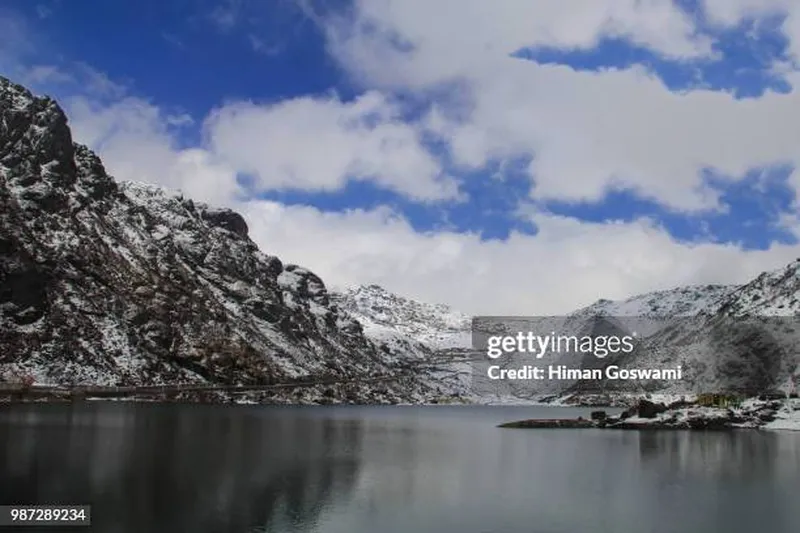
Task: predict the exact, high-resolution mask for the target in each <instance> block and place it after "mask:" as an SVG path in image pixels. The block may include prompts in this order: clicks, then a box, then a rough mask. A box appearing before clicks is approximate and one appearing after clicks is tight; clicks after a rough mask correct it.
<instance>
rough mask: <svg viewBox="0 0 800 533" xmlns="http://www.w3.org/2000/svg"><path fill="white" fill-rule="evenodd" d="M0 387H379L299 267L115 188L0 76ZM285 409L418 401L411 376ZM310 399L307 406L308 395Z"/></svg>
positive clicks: (358, 341)
mask: <svg viewBox="0 0 800 533" xmlns="http://www.w3.org/2000/svg"><path fill="white" fill-rule="evenodd" d="M0 346H2V347H3V350H2V353H0V379H2V376H3V375H5V376H6V377H7V378H13V379H18V378H19V376H21V375H28V376H32V377H33V378H35V380H36V382H37V383H40V384H101V385H102V384H106V385H114V384H119V385H123V384H125V385H132V384H157V383H175V382H180V383H184V382H198V383H220V384H237V383H241V384H255V383H259V384H265V383H275V382H279V383H280V382H285V381H287V380H293V379H304V380H309V379H311V380H313V379H342V380H352V379H353V378H361V377H372V376H376V375H387V374H390V373H394V372H395V370H397V368H396V365H394V364H393V362H394V361H397V360H399V359H403V357H404V355H402V354H397V353H395V352H394V351H393V348H392V347H386V346H378V345H376V344H375V343H374V342H372V341H371V340H370V339H369V338H367V337H366V336H365V335H364V333H363V329H362V327H361V325H360V324H359V323H358V322H357V321H356V320H354V319H353V318H352V317H350V316H349V315H348V314H347V313H345V312H343V311H341V310H340V309H339V308H338V307H337V305H336V304H335V303H334V302H332V301H331V298H330V295H329V294H328V291H327V289H326V287H325V284H324V283H323V281H322V280H321V279H320V278H319V277H318V276H316V275H315V274H313V273H312V272H310V271H309V270H307V269H305V268H302V267H299V266H296V265H287V264H284V263H283V262H282V261H281V260H280V259H279V258H277V257H275V256H271V255H268V254H265V253H264V252H262V251H261V250H259V249H258V247H257V246H256V245H255V243H253V241H251V240H250V238H249V237H248V228H247V224H246V223H245V220H244V219H243V218H242V217H241V216H240V215H239V214H238V213H235V212H233V211H230V210H227V209H217V208H214V207H211V206H209V205H206V204H201V203H197V202H193V201H192V200H189V199H187V198H184V197H182V196H179V195H175V194H172V193H168V192H166V191H164V190H163V189H159V188H157V187H152V186H148V185H143V184H136V183H118V182H116V181H115V180H114V179H113V178H112V177H110V176H109V175H108V174H107V173H106V171H105V169H104V167H103V164H102V162H101V161H100V160H99V158H98V157H97V156H96V155H95V154H93V153H92V152H91V151H90V150H88V149H87V148H86V147H84V146H81V145H78V144H74V143H73V142H72V137H71V133H70V130H69V127H68V124H67V118H66V116H65V115H64V113H63V111H62V110H61V109H60V107H59V106H58V105H57V104H56V102H54V101H53V100H51V99H49V98H39V97H35V96H33V95H32V94H31V93H30V92H29V91H27V90H26V89H25V88H24V87H21V86H19V85H15V84H13V83H11V82H9V81H8V80H6V79H4V78H0ZM404 375H405V376H406V377H405V378H404V379H403V380H401V381H399V382H391V383H382V384H379V385H375V386H372V385H368V384H363V385H362V384H359V385H353V386H348V387H344V386H343V387H334V389H332V390H327V391H317V390H315V389H303V390H302V391H299V392H298V394H300V395H310V397H308V398H306V397H303V398H300V397H297V396H292V394H294V392H290V393H289V395H290V399H294V400H303V401H306V400H308V401H315V400H316V399H319V395H320V394H322V393H323V392H324V393H325V398H327V399H328V400H337V399H338V400H343V401H356V402H368V403H375V402H397V401H404V402H405V401H424V400H425V399H426V398H429V397H430V395H431V394H434V393H435V394H439V392H438V391H432V390H431V388H430V387H429V386H428V385H427V384H425V383H423V382H422V381H420V380H419V379H417V377H416V376H415V375H413V374H404ZM314 395H317V396H314Z"/></svg>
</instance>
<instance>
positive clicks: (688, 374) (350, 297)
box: [332, 261, 800, 401]
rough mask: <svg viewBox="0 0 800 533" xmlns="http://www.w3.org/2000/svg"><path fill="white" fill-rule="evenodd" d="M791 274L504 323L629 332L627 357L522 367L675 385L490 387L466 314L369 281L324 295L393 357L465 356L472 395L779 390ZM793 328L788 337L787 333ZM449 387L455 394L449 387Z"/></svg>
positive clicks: (794, 283) (789, 365)
mask: <svg viewBox="0 0 800 533" xmlns="http://www.w3.org/2000/svg"><path fill="white" fill-rule="evenodd" d="M799 272H800V261H798V262H795V263H792V264H791V265H789V266H787V267H785V268H783V269H778V270H776V271H774V272H768V273H764V274H762V275H760V276H759V277H758V278H756V279H755V280H753V281H752V282H750V283H747V284H745V285H741V286H737V285H698V286H687V287H678V288H675V289H671V290H660V291H654V292H650V293H645V294H641V295H637V296H634V297H631V298H628V299H625V300H619V301H612V300H599V301H597V302H595V303H594V304H592V305H589V306H587V307H584V308H581V309H578V310H576V311H574V312H573V313H570V314H568V315H567V316H566V317H560V318H559V317H553V318H551V319H548V318H530V319H522V321H521V322H520V324H526V325H525V326H522V325H516V326H515V325H512V323H511V322H509V324H508V325H506V327H510V328H511V329H510V330H509V331H511V332H512V333H513V332H515V331H516V330H515V329H514V328H515V327H522V328H523V329H525V328H528V329H531V330H538V329H541V330H542V331H541V332H542V333H548V332H550V331H551V329H556V330H559V331H560V332H562V333H569V334H578V335H579V336H582V335H587V334H588V335H596V334H600V333H598V332H605V333H604V334H609V331H610V332H612V333H611V334H617V335H622V334H624V333H625V332H633V331H636V333H637V335H639V341H638V346H637V350H636V351H635V352H634V353H633V354H631V355H626V356H612V357H607V358H605V359H603V360H600V361H598V360H595V359H594V358H593V356H589V357H586V356H584V355H581V354H576V353H563V354H559V355H553V356H552V358H549V359H541V360H537V361H525V363H526V364H531V365H532V366H543V367H546V366H547V365H549V364H556V365H567V366H569V367H571V368H601V369H604V368H605V367H607V366H609V365H619V366H621V367H623V368H625V367H627V368H674V367H675V366H677V365H681V366H682V368H683V371H684V376H683V378H682V379H681V380H679V381H678V382H659V381H649V382H631V381H620V382H609V381H606V382H597V381H589V382H587V381H581V380H572V381H570V380H563V381H558V382H554V381H550V380H543V381H541V382H529V381H528V382H524V383H522V384H512V385H509V383H508V382H503V383H498V382H494V381H491V380H486V379H483V378H484V377H485V376H479V375H477V374H481V372H483V371H485V370H486V367H487V366H488V365H489V364H490V362H489V361H486V357H485V356H484V354H482V353H481V352H479V351H476V350H473V349H472V348H471V345H472V339H471V327H472V320H471V318H470V317H469V316H467V315H465V314H463V313H459V312H457V311H454V310H452V309H451V308H449V307H447V306H443V305H432V304H426V303H420V302H416V301H414V300H411V299H408V298H404V297H402V296H398V295H396V294H392V293H390V292H388V291H386V290H384V289H382V288H381V287H378V286H375V285H370V286H362V287H356V288H352V289H350V290H348V291H345V292H343V293H340V294H333V295H332V299H333V300H334V301H335V302H337V304H339V306H340V307H341V308H342V309H344V310H347V311H348V313H350V314H351V315H352V316H354V317H355V318H357V319H358V321H359V322H361V323H362V324H363V325H364V331H365V334H366V335H367V336H369V337H371V338H373V339H374V340H375V342H376V343H378V344H381V343H384V344H387V345H389V346H391V347H393V348H395V349H396V351H398V352H399V353H405V354H413V356H414V357H417V358H419V359H427V360H430V359H431V358H433V359H434V360H436V361H438V362H439V363H440V364H441V365H443V364H445V360H443V359H442V357H441V355H442V354H445V353H448V354H452V353H454V352H456V353H459V352H460V353H461V354H462V355H465V356H466V358H465V359H459V360H458V364H459V365H460V366H458V368H459V369H460V372H461V373H462V374H468V375H470V376H471V378H470V379H469V380H466V379H464V378H463V376H462V379H461V381H460V384H461V387H462V388H463V386H464V384H466V385H467V388H468V389H469V390H470V392H471V393H472V394H473V398H474V399H476V400H479V401H480V400H481V397H484V396H497V397H499V396H505V397H507V396H516V397H519V398H525V399H530V398H532V397H536V396H542V395H553V394H564V393H595V392H597V391H598V387H599V389H601V390H604V391H607V392H614V391H616V392H644V391H663V392H669V393H674V394H678V393H680V394H689V393H693V392H702V391H725V390H739V391H748V392H753V391H757V390H762V389H763V390H766V389H774V388H780V387H782V386H783V384H784V383H786V382H787V380H789V379H790V378H791V377H792V375H794V374H796V373H797V372H798V358H797V357H796V356H795V355H794V354H793V353H778V350H777V349H776V346H788V345H792V343H793V342H794V339H795V338H796V339H797V340H798V341H800V327H798V328H793V327H792V325H793V323H794V319H793V318H791V317H794V316H796V315H797V314H798V311H800V304H798V298H797V297H796V296H795V295H796V294H798V288H800V274H799ZM746 316H758V317H761V318H764V317H772V318H770V319H768V320H767V321H766V322H764V321H763V320H762V322H761V325H759V326H758V327H757V328H756V329H757V331H756V330H755V329H754V327H755V326H754V325H753V323H752V321H750V322H748V321H746V320H744V318H743V317H746ZM775 317H784V318H782V319H777V318H775ZM787 317H789V318H787ZM765 324H766V325H765ZM795 329H797V331H795ZM512 330H513V331H512ZM777 330H780V331H783V332H784V333H782V334H781V335H783V337H780V338H778V336H777V335H778V333H777V332H776V331H777ZM786 331H789V332H790V333H788V334H787V333H786ZM795 334H796V337H791V335H795ZM753 335H755V337H753ZM787 335H789V337H787ZM753 338H755V339H758V340H757V341H754V340H752V339H753ZM764 339H768V340H769V339H771V340H770V343H771V344H769V346H771V347H772V348H770V350H771V351H767V352H765V351H764V350H765V348H764V347H763V345H764V343H765V341H764ZM454 348H455V349H456V350H453V349H454ZM784 351H785V350H784ZM469 360H471V361H472V363H471V365H472V366H468V365H467V366H465V364H464V362H465V361H469ZM476 362H477V364H476ZM491 364H494V363H491ZM450 368H451V369H452V368H454V366H453V365H451V367H450ZM456 388H458V387H456ZM459 392H462V393H464V392H465V391H464V390H462V389H461V388H459ZM484 399H485V398H484Z"/></svg>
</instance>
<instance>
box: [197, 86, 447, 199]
mask: <svg viewBox="0 0 800 533" xmlns="http://www.w3.org/2000/svg"><path fill="white" fill-rule="evenodd" d="M205 131H206V134H207V137H208V142H209V147H210V149H211V150H212V151H213V152H214V153H216V154H219V155H220V157H222V158H224V160H225V161H226V162H227V163H228V164H230V165H231V166H232V167H234V168H236V169H238V170H239V171H240V172H243V173H247V174H252V175H254V176H255V177H256V178H257V186H258V187H259V188H262V189H298V190H307V191H334V190H338V189H340V188H342V187H343V186H344V185H345V184H346V183H347V181H348V180H350V179H357V180H370V181H374V182H375V183H377V184H378V185H380V186H382V187H384V188H387V189H390V190H393V191H396V192H398V193H400V194H404V195H406V196H408V197H410V198H413V199H415V200H420V201H428V200H439V199H445V198H455V197H456V196H457V195H458V190H457V187H456V184H455V182H454V181H453V180H452V179H450V178H448V177H447V176H445V175H443V173H442V169H441V168H440V166H439V163H438V162H437V160H436V159H434V158H433V156H431V154H429V153H428V152H427V151H426V150H425V148H424V146H423V145H422V142H421V140H420V137H419V132H418V130H417V128H416V127H415V125H414V124H409V123H406V122H403V121H402V120H401V119H400V118H399V116H398V110H397V109H396V108H395V106H394V105H393V104H392V103H391V102H389V101H387V100H386V99H385V98H384V97H383V96H382V95H381V94H380V93H377V92H367V93H365V94H363V95H361V96H360V97H359V98H358V99H356V100H355V101H352V102H342V101H341V100H339V99H338V98H336V97H330V98H310V97H304V98H297V99H293V100H285V101H282V102H280V103H277V104H274V105H257V104H253V103H248V102H240V103H231V104H228V105H226V106H224V107H222V108H220V109H218V110H216V111H215V112H213V113H212V114H211V116H209V118H208V119H207V121H206V124H205Z"/></svg>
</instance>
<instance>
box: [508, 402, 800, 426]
mask: <svg viewBox="0 0 800 533" xmlns="http://www.w3.org/2000/svg"><path fill="white" fill-rule="evenodd" d="M498 427H500V428H509V429H611V430H640V431H653V430H660V431H664V430H667V431H680V430H684V431H687V430H688V431H698V430H699V431H736V430H743V429H750V430H752V429H755V430H762V431H800V400H798V399H797V398H788V399H785V400H767V399H765V400H759V399H748V400H745V401H743V402H742V403H741V405H739V406H736V407H716V406H711V407H709V406H703V405H699V404H697V403H694V402H686V401H679V402H674V403H673V404H670V405H666V404H664V403H654V402H651V401H649V400H646V399H641V400H639V401H638V402H637V404H636V405H634V406H632V407H630V408H628V409H626V410H625V411H624V412H622V413H621V414H619V415H609V414H608V413H606V411H604V410H600V409H598V410H596V411H593V412H592V413H591V417H590V418H589V419H585V418H583V417H578V418H572V419H541V418H539V419H535V418H534V419H527V420H517V421H513V422H505V423H503V424H499V425H498Z"/></svg>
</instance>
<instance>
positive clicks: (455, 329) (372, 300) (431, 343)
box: [331, 285, 472, 350]
mask: <svg viewBox="0 0 800 533" xmlns="http://www.w3.org/2000/svg"><path fill="white" fill-rule="evenodd" d="M331 297H332V298H333V301H334V302H336V303H337V304H338V305H339V306H340V307H341V308H342V309H344V310H346V311H347V312H348V313H350V314H351V315H352V316H353V317H354V318H356V319H358V321H359V322H361V324H362V325H363V326H364V332H365V333H366V334H367V335H368V336H371V337H373V338H375V339H385V340H387V341H390V342H396V341H397V339H398V338H402V339H408V338H410V339H413V340H415V341H418V342H420V343H422V344H423V345H425V346H427V347H429V348H431V349H433V350H442V349H448V348H467V347H469V346H470V344H471V333H470V331H471V326H472V318H471V317H470V316H468V315H465V314H463V313H460V312H458V311H455V310H453V309H451V308H450V307H448V306H446V305H442V304H429V303H422V302H418V301H415V300H411V299H409V298H405V297H403V296H399V295H397V294H393V293H391V292H389V291H387V290H385V289H384V288H382V287H380V286H378V285H362V286H359V287H353V288H350V289H347V290H345V291H343V292H341V293H332V295H331ZM398 335H399V336H398Z"/></svg>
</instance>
